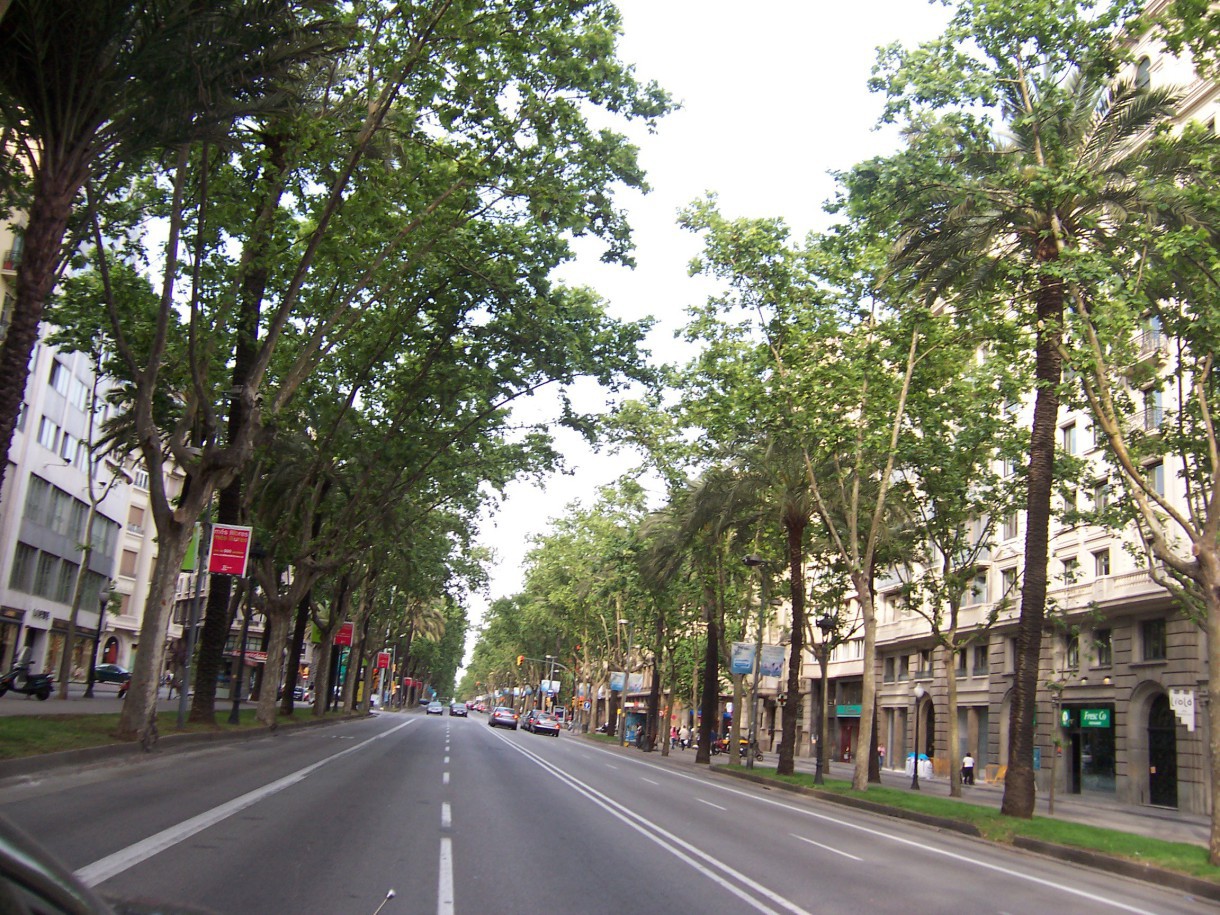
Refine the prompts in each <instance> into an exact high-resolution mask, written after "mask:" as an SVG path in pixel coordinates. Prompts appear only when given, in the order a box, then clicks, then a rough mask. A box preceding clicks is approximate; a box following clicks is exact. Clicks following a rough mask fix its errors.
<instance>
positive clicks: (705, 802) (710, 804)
mask: <svg viewBox="0 0 1220 915" xmlns="http://www.w3.org/2000/svg"><path fill="white" fill-rule="evenodd" d="M695 800H697V801H698V802H699V803H700V804H707V805H708V806H709V807H715V808H716V809H717V810H728V809H729V808H728V807H721V806H720V805H719V804H713V803H712V802H711V801H705V800H704V799H703V798H701V797H697V798H695Z"/></svg>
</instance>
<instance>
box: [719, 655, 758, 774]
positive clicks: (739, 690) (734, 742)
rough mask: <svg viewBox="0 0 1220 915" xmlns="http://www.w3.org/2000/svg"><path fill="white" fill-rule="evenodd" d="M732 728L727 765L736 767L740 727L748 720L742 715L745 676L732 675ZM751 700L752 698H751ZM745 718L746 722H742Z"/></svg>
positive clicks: (739, 745) (738, 763) (739, 759)
mask: <svg viewBox="0 0 1220 915" xmlns="http://www.w3.org/2000/svg"><path fill="white" fill-rule="evenodd" d="M732 677H733V726H732V727H731V728H729V765H730V766H737V765H740V764H741V755H740V754H741V726H742V724H746V723H747V722H748V721H749V719H748V717H747V716H746V715H744V714H743V712H744V711H745V697H746V683H745V681H746V678H745V674H733V675H732ZM751 698H752V697H751ZM743 718H745V719H746V721H742V719H743ZM716 727H717V730H719V728H720V722H719V721H717V722H716Z"/></svg>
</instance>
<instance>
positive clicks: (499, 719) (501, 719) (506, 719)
mask: <svg viewBox="0 0 1220 915" xmlns="http://www.w3.org/2000/svg"><path fill="white" fill-rule="evenodd" d="M520 718H521V716H520V715H518V714H517V713H516V712H515V711H514V710H513V709H510V708H505V707H504V706H503V705H498V706H496V707H495V708H494V709H492V710H491V717H490V718H488V719H487V723H488V724H490V725H491V726H492V727H493V728H512V729H513V730H514V731H515V730H517V724H518V722H519V720H520Z"/></svg>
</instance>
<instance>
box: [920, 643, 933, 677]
mask: <svg viewBox="0 0 1220 915" xmlns="http://www.w3.org/2000/svg"><path fill="white" fill-rule="evenodd" d="M916 676H917V677H922V678H927V677H931V676H932V649H930V648H924V649H922V650H921V651H920V652H919V673H917V674H916Z"/></svg>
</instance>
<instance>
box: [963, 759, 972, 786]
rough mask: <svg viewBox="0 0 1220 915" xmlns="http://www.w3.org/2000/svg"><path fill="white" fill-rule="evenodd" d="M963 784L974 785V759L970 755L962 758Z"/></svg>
mask: <svg viewBox="0 0 1220 915" xmlns="http://www.w3.org/2000/svg"><path fill="white" fill-rule="evenodd" d="M962 784H963V785H973V784H974V757H973V756H971V755H970V754H969V753H967V754H966V755H965V756H963V757H962Z"/></svg>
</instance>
